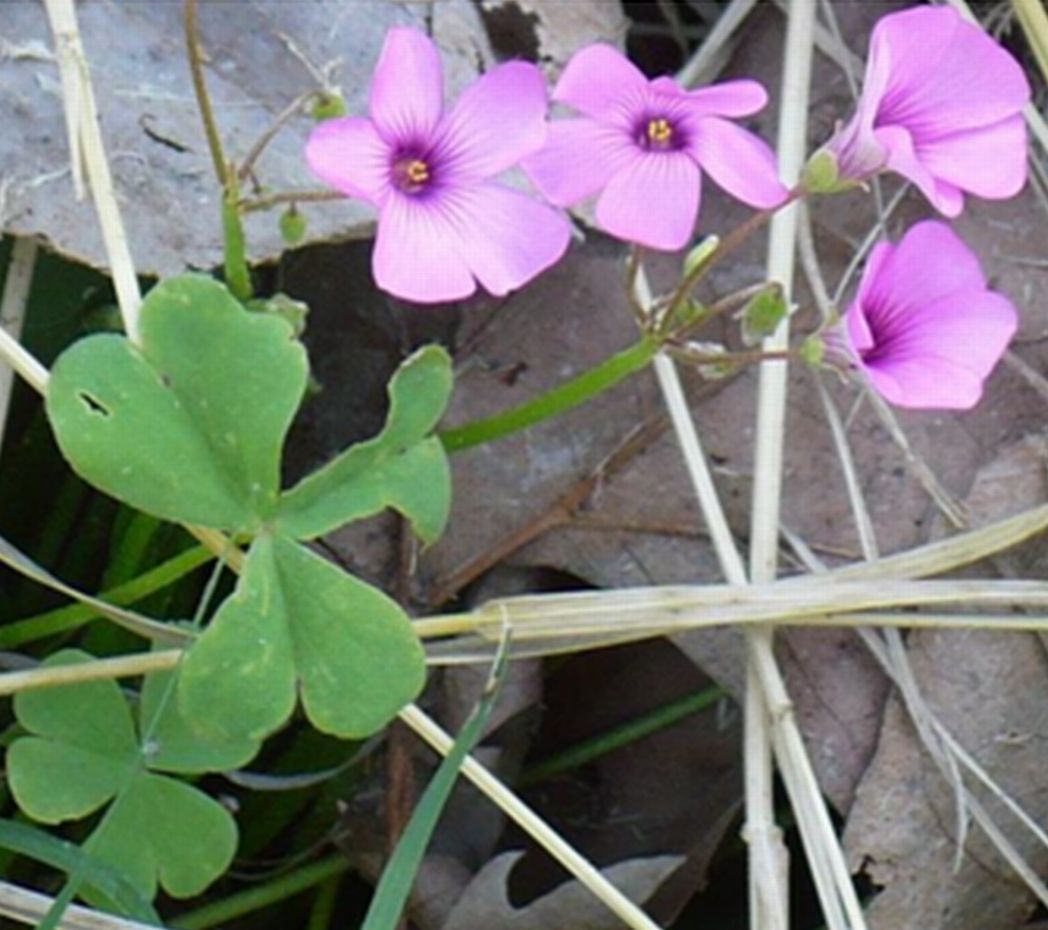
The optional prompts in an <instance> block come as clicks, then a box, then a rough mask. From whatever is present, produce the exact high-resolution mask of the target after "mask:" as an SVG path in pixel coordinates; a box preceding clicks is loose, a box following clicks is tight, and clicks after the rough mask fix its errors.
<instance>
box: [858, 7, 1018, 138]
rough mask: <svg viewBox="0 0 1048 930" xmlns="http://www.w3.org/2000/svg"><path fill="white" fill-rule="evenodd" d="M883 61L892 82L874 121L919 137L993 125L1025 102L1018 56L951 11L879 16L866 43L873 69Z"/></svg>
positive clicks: (928, 9) (922, 9)
mask: <svg viewBox="0 0 1048 930" xmlns="http://www.w3.org/2000/svg"><path fill="white" fill-rule="evenodd" d="M882 58H883V59H887V61H888V62H889V66H890V72H891V77H890V80H889V81H888V84H887V86H886V88H885V90H884V95H883V97H882V98H881V100H880V102H879V107H878V110H879V116H878V122H879V123H880V124H886V123H902V124H904V125H906V126H907V127H908V128H909V129H910V130H911V132H913V133H914V134H915V135H916V136H917V138H918V139H919V140H923V138H924V137H925V136H936V135H942V134H949V133H953V132H957V131H958V130H961V129H967V128H972V127H976V126H982V125H985V124H987V123H994V122H998V121H999V120H1002V119H1005V118H1007V117H1009V116H1012V115H1013V114H1014V113H1016V112H1017V111H1018V110H1020V109H1022V107H1023V106H1024V105H1025V104H1026V103H1027V102H1028V101H1029V99H1030V86H1029V83H1028V82H1027V80H1026V77H1025V75H1024V74H1023V71H1022V68H1021V67H1020V66H1019V64H1018V63H1017V62H1016V61H1015V59H1014V58H1012V56H1011V55H1010V54H1009V53H1008V52H1006V51H1005V50H1004V49H1003V48H1001V46H1000V45H998V44H997V43H996V42H995V41H993V39H991V38H990V37H989V36H987V35H986V33H984V32H983V31H982V30H981V29H980V28H979V27H978V26H975V25H973V24H972V23H968V22H965V21H964V20H963V19H962V18H961V16H960V15H959V14H958V13H957V12H956V11H955V10H952V9H950V8H949V7H919V8H915V9H910V10H904V11H902V12H900V13H895V14H892V15H889V16H885V17H884V18H882V19H881V20H880V22H878V24H877V26H876V27H875V28H874V32H873V38H872V40H871V43H870V59H871V62H875V63H876V64H871V67H875V66H876V67H880V66H881V64H880V61H879V60H880V59H882ZM973 78H975V79H973Z"/></svg>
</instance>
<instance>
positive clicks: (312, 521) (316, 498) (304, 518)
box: [277, 346, 452, 543]
mask: <svg viewBox="0 0 1048 930" xmlns="http://www.w3.org/2000/svg"><path fill="white" fill-rule="evenodd" d="M451 387H452V373H451V359H450V358H449V357H448V354H447V353H446V352H445V351H444V350H443V349H441V348H439V347H437V346H428V347H426V348H425V349H422V350H421V351H419V352H416V353H415V354H414V355H413V356H411V358H409V359H407V361H405V362H404V364H403V365H401V366H400V368H399V369H398V370H397V372H396V374H395V375H394V376H393V379H392V380H391V381H390V384H389V401H390V407H389V415H388V417H387V419H386V425H385V427H384V428H383V430H382V432H381V433H379V434H378V436H376V437H375V438H374V439H371V440H369V441H368V442H363V443H360V444H358V445H355V446H352V447H351V448H349V449H347V450H346V451H345V452H343V453H342V454H341V455H339V456H338V457H337V458H335V459H334V460H332V461H331V462H329V463H328V464H327V465H325V466H324V467H323V468H321V469H320V470H319V471H316V472H314V473H313V474H312V475H309V476H308V477H307V478H305V479H303V480H302V481H301V482H299V484H298V485H296V486H295V487H294V488H292V489H291V490H290V491H288V492H287V494H285V495H284V498H283V500H282V501H281V503H280V511H279V514H278V518H277V519H278V526H279V527H280V529H281V530H282V531H283V532H284V533H286V534H287V535H289V536H293V537H295V538H297V539H312V538H314V537H316V536H320V535H321V534H323V533H326V532H329V531H330V530H333V529H335V528H336V527H338V526H341V525H342V524H343V523H346V522H348V521H350V520H359V519H361V518H362V517H367V516H371V515H372V514H375V513H379V512H380V511H382V510H384V509H386V508H387V507H391V508H393V509H394V510H396V511H398V512H399V513H401V514H402V515H403V516H404V517H406V518H407V519H408V520H410V521H411V524H412V526H413V527H414V529H415V532H416V533H417V534H418V535H419V537H420V538H421V539H422V540H423V542H426V543H431V542H433V541H435V540H436V539H437V537H439V536H440V534H441V532H442V531H443V529H444V524H445V522H446V521H447V516H448V510H449V508H450V500H451V478H450V473H449V470H448V465H447V458H446V456H445V454H444V449H443V446H442V445H441V444H440V441H439V440H437V439H436V438H434V437H433V436H431V433H432V431H433V429H434V427H435V426H436V425H437V422H438V421H439V420H440V417H441V415H442V414H443V413H444V408H445V407H446V406H447V402H448V397H449V396H450V394H451Z"/></svg>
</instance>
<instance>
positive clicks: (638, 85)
mask: <svg viewBox="0 0 1048 930" xmlns="http://www.w3.org/2000/svg"><path fill="white" fill-rule="evenodd" d="M647 89H648V79H647V78H646V77H644V75H643V74H641V72H640V71H639V70H638V69H637V67H636V66H635V65H634V64H633V63H632V62H631V61H630V60H629V59H628V58H626V56H625V55H623V54H622V53H621V52H620V51H618V50H617V49H614V48H612V47H611V46H610V45H601V44H598V45H587V46H586V47H585V48H584V49H582V50H580V51H578V52H576V53H575V54H574V55H573V56H572V58H571V61H569V62H568V65H567V67H566V68H565V69H564V73H563V74H561V76H560V80H559V81H557V86H556V88H555V89H554V91H553V99H554V100H556V101H558V102H559V103H566V104H568V105H569V106H572V107H574V108H575V109H576V110H578V111H579V112H580V113H584V114H585V115H586V116H593V117H598V118H599V117H602V116H608V115H609V114H612V113H614V112H615V111H616V110H619V109H621V107H622V106H623V101H624V100H625V99H627V98H629V97H631V96H635V97H640V96H643V95H644V94H645V93H646V92H647Z"/></svg>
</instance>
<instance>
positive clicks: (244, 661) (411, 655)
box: [179, 536, 425, 738]
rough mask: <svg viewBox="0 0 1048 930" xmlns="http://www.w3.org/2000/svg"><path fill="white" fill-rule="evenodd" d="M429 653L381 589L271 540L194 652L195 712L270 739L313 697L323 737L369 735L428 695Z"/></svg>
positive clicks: (207, 723) (251, 558) (183, 693)
mask: <svg viewBox="0 0 1048 930" xmlns="http://www.w3.org/2000/svg"><path fill="white" fill-rule="evenodd" d="M424 675H425V657H424V653H423V651H422V647H421V645H420V644H419V642H418V639H417V637H416V636H415V633H414V631H413V630H412V628H411V623H410V621H409V620H408V618H407V617H406V616H405V614H404V612H403V611H402V610H401V609H400V607H399V606H397V604H396V603H395V602H394V601H392V600H391V599H390V598H388V597H386V595H384V594H383V593H382V592H381V591H378V590H377V589H375V588H372V587H371V586H370V585H367V584H365V583H364V582H362V581H360V580H358V579H356V578H354V577H353V576H352V575H348V574H347V573H345V572H343V571H342V570H341V569H339V568H337V567H336V566H335V565H333V564H332V563H330V562H328V561H327V560H326V559H322V558H320V556H317V555H315V554H314V553H312V552H310V551H309V550H308V549H306V548H305V547H304V546H302V545H301V544H300V543H297V542H294V541H293V540H290V539H287V538H285V537H282V536H261V537H259V538H258V539H256V540H255V542H254V543H253V544H252V546H251V550H250V552H249V553H248V557H247V563H246V565H245V567H244V573H243V574H242V575H241V578H240V582H239V584H238V585H237V589H236V591H235V592H234V593H233V595H232V597H231V598H230V599H229V600H227V601H226V602H225V604H223V605H222V607H221V609H220V610H219V611H218V613H217V614H216V616H215V618H214V619H213V620H212V621H211V625H210V626H209V627H208V628H207V629H206V630H205V631H204V633H203V635H202V636H201V637H200V639H199V640H198V641H197V642H196V644H195V645H194V646H193V648H192V649H191V650H190V651H189V653H188V654H187V656H186V659H185V662H184V664H183V668H182V675H181V677H180V680H179V701H180V704H181V707H182V709H183V712H184V714H185V715H186V716H187V717H188V718H190V719H191V720H193V721H194V723H196V724H197V725H199V726H201V727H206V728H207V731H208V732H210V733H213V734H215V735H216V736H224V737H233V736H240V735H243V736H247V737H259V736H262V735H264V734H266V733H270V732H272V731H273V730H275V729H276V728H277V727H279V726H281V725H282V724H283V723H284V722H285V721H286V720H287V718H288V717H289V716H290V714H291V711H292V709H293V708H294V705H295V694H296V691H300V692H301V694H302V701H303V704H304V705H305V710H306V714H307V715H308V716H309V719H310V721H311V722H312V723H313V725H314V726H316V727H317V729H319V730H323V731H324V732H325V733H332V734H334V735H336V736H341V737H347V738H350V737H361V736H366V735H368V734H370V733H374V732H375V731H376V730H379V729H381V728H382V727H383V726H384V725H385V724H386V723H388V722H389V720H390V719H391V718H392V717H393V716H395V715H396V713H397V711H398V710H400V708H401V707H403V706H404V705H405V704H406V703H408V702H409V701H411V700H412V699H413V698H414V697H415V696H416V695H417V694H418V692H419V691H420V690H421V688H422V684H423V680H424Z"/></svg>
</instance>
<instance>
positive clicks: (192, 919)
mask: <svg viewBox="0 0 1048 930" xmlns="http://www.w3.org/2000/svg"><path fill="white" fill-rule="evenodd" d="M347 871H349V860H348V859H346V857H345V856H343V855H341V854H338V855H334V856H329V857H328V858H327V859H321V860H320V861H319V862H313V863H311V864H310V865H307V866H303V867H302V868H301V869H295V871H293V872H288V873H287V874H285V875H281V876H280V878H275V879H273V881H271V882H266V883H265V884H263V885H258V886H256V887H254V888H248V889H247V890H246V891H241V892H240V893H239V894H234V895H230V896H229V897H228V898H222V899H221V900H219V901H215V902H213V903H211V904H206V905H204V906H203V907H199V908H197V909H196V910H194V911H189V912H188V913H186V914H183V915H182V916H181V917H178V918H176V919H175V920H174V921H172V922H171V926H172V927H174V928H176V930H208V928H209V927H216V926H218V925H219V924H225V923H229V922H230V921H232V920H236V919H237V918H238V917H243V916H244V915H245V914H251V913H254V912H255V911H260V910H262V908H264V907H269V906H270V905H271V904H276V903H278V902H279V901H284V900H286V899H287V898H291V897H294V896H295V895H297V894H301V893H302V892H303V891H307V890H308V889H310V888H314V887H316V886H317V885H321V884H323V883H324V882H326V881H327V880H328V879H330V878H332V877H333V876H335V875H341V874H342V873H343V872H347Z"/></svg>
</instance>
